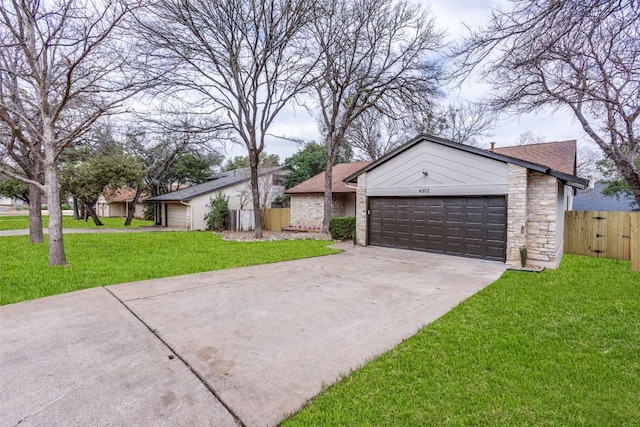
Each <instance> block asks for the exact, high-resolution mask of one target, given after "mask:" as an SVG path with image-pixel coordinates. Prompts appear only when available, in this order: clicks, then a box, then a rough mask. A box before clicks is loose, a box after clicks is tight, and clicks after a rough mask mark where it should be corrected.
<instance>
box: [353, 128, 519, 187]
mask: <svg viewBox="0 0 640 427" xmlns="http://www.w3.org/2000/svg"><path fill="white" fill-rule="evenodd" d="M423 172H427V175H425V174H424V173H423ZM507 172H508V165H507V164H506V163H503V162H500V161H498V160H493V159H489V158H486V157H482V156H479V155H477V154H473V153H468V152H466V151H462V150H457V149H455V148H451V147H447V146H444V145H440V144H436V143H432V142H428V141H423V142H420V143H418V144H416V145H414V146H413V147H411V148H409V149H407V150H406V151H404V152H402V153H400V154H398V155H397V156H395V157H393V158H392V159H390V160H388V161H387V162H385V163H383V164H381V165H380V166H378V167H376V168H375V169H373V170H371V171H369V172H368V173H367V175H366V176H367V196H438V195H451V196H458V195H492V194H507Z"/></svg>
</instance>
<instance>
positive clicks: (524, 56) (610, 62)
mask: <svg viewBox="0 0 640 427" xmlns="http://www.w3.org/2000/svg"><path fill="white" fill-rule="evenodd" d="M454 54H455V55H456V57H457V59H458V64H457V71H458V72H457V74H458V76H460V77H466V76H468V75H469V74H470V73H471V72H472V71H474V70H475V71H479V73H480V75H481V76H482V77H483V78H484V79H485V80H486V81H487V82H489V83H490V84H491V85H492V86H493V87H492V91H491V93H492V96H491V97H490V98H489V99H488V104H489V105H490V106H491V107H492V108H494V109H495V110H497V111H504V110H511V111H515V112H529V111H531V110H536V109H541V108H549V107H551V108H562V109H566V110H568V111H570V112H571V113H572V114H573V116H574V117H575V118H576V119H577V120H578V122H579V123H580V125H581V126H582V128H583V129H584V131H585V132H586V134H587V135H588V136H589V137H590V138H591V139H592V140H593V141H594V142H595V143H596V144H597V145H598V146H599V147H600V149H601V150H602V151H603V153H604V154H605V156H606V157H607V158H608V159H609V160H611V162H612V163H613V164H614V165H615V168H616V170H617V171H618V173H619V174H620V176H621V177H623V178H624V179H625V180H626V181H627V183H628V184H629V187H630V189H631V192H632V193H633V196H634V198H635V199H636V201H638V202H640V169H639V167H638V165H639V164H640V162H639V161H638V159H639V157H640V139H639V137H638V134H639V133H640V122H639V121H638V116H640V3H639V2H638V1H637V0H616V1H614V0H594V1H583V0H558V1H548V0H518V1H514V2H513V6H512V7H511V8H510V10H508V11H503V10H499V9H498V10H494V11H493V15H492V19H491V21H490V23H489V24H488V26H487V27H486V28H481V29H479V30H477V31H474V32H472V33H471V34H470V35H469V37H468V38H467V40H466V41H465V42H464V43H463V44H461V45H460V46H458V47H457V48H456V49H455V51H454Z"/></svg>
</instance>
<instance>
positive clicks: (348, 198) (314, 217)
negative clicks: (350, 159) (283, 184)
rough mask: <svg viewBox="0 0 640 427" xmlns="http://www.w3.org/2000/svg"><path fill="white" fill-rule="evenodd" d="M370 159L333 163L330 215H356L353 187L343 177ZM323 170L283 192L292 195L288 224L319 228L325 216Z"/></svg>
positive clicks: (361, 166)
mask: <svg viewBox="0 0 640 427" xmlns="http://www.w3.org/2000/svg"><path fill="white" fill-rule="evenodd" d="M369 163H371V162H359V163H340V164H337V165H335V166H334V167H333V174H332V177H331V190H332V198H331V216H332V217H335V216H355V214H356V188H355V186H353V185H348V184H346V183H344V182H343V180H344V179H345V178H346V177H348V176H349V175H352V174H353V173H354V172H356V171H358V170H360V169H362V168H363V167H365V166H367V165H368V164H369ZM324 179H325V172H321V173H319V174H318V175H316V176H314V177H312V178H309V179H308V180H306V181H303V182H301V183H300V184H298V185H296V186H295V187H291V188H290V189H288V190H287V191H285V194H288V195H289V196H290V197H291V227H294V228H307V229H317V228H322V219H323V216H324Z"/></svg>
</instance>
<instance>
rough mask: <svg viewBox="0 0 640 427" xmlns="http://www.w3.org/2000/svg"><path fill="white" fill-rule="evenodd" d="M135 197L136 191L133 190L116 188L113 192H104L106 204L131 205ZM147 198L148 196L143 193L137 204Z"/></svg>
mask: <svg viewBox="0 0 640 427" xmlns="http://www.w3.org/2000/svg"><path fill="white" fill-rule="evenodd" d="M135 196H136V190H135V189H133V188H116V190H115V191H111V190H109V189H106V190H105V191H104V199H105V200H106V201H107V203H131V202H133V198H134V197H135ZM148 198H149V194H148V193H146V192H144V193H142V194H141V195H140V198H139V199H138V202H140V203H141V202H144V201H145V200H147V199H148Z"/></svg>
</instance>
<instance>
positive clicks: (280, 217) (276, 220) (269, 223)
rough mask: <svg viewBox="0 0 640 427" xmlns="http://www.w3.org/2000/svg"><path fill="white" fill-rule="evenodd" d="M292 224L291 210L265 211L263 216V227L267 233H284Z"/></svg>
mask: <svg viewBox="0 0 640 427" xmlns="http://www.w3.org/2000/svg"><path fill="white" fill-rule="evenodd" d="M289 224H291V208H272V209H265V210H264V212H263V215H262V227H263V228H264V229H265V230H267V231H282V229H283V228H285V227H288V226H289Z"/></svg>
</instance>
